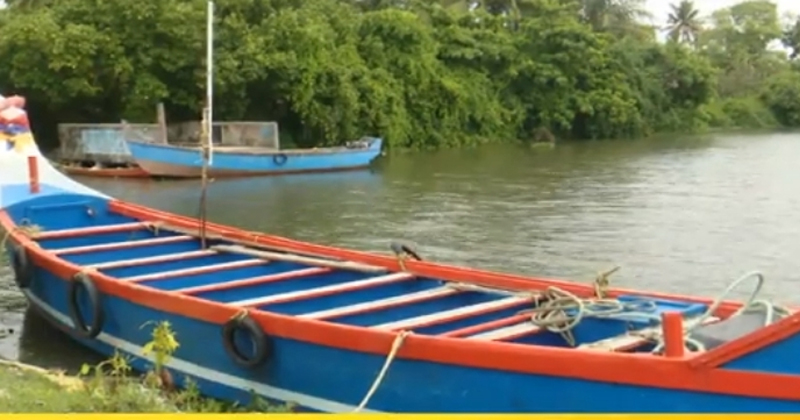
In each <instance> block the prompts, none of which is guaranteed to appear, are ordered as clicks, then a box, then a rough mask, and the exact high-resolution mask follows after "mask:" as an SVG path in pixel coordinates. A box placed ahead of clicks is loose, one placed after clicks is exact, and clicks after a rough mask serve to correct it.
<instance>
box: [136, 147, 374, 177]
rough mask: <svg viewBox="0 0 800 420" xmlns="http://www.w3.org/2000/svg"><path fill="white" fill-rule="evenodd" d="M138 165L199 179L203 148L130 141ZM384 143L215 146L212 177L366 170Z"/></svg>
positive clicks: (158, 172)
mask: <svg viewBox="0 0 800 420" xmlns="http://www.w3.org/2000/svg"><path fill="white" fill-rule="evenodd" d="M127 144H128V149H129V150H130V152H131V156H132V157H133V160H134V161H135V162H136V164H137V165H138V166H139V167H140V168H142V169H144V170H145V171H146V172H147V173H149V174H150V175H152V176H160V177H176V178H199V177H200V176H201V174H202V168H203V155H202V151H201V149H200V148H192V147H183V146H174V145H166V144H153V143H146V142H141V141H134V140H127ZM382 144H383V140H382V139H380V138H374V137H368V138H364V139H362V140H359V141H355V142H350V143H348V144H347V145H345V146H342V147H328V148H317V149H283V150H278V149H266V148H254V147H226V146H222V147H220V146H215V147H214V152H213V153H214V158H213V160H212V162H211V164H210V165H209V166H208V176H211V177H215V178H220V177H242V176H257V175H277V174H287V173H303V172H331V171H342V170H350V169H360V168H366V167H368V166H369V165H370V163H371V162H372V161H373V160H375V159H376V158H377V157H378V156H380V154H381V146H382Z"/></svg>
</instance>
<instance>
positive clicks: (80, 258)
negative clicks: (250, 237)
mask: <svg viewBox="0 0 800 420" xmlns="http://www.w3.org/2000/svg"><path fill="white" fill-rule="evenodd" d="M88 205H89V204H87V203H86V202H76V203H75V204H74V205H71V204H68V203H67V204H59V205H53V206H40V207H33V206H29V207H28V208H27V209H26V210H25V211H24V213H25V214H24V215H23V214H20V215H18V216H20V217H18V218H17V220H18V221H19V220H22V218H23V216H24V218H25V219H26V222H27V223H28V224H29V225H31V226H35V227H36V229H32V231H33V233H28V234H29V235H30V236H31V238H32V239H33V240H35V241H36V242H37V243H38V244H39V246H40V247H41V248H42V249H43V250H46V251H48V252H51V253H53V254H55V255H57V256H58V257H60V258H62V259H64V260H66V261H69V262H72V263H74V264H77V265H80V266H84V267H87V268H91V269H94V270H98V271H99V272H102V273H104V274H106V275H108V276H111V277H114V278H116V279H119V280H120V281H124V282H134V283H138V284H141V285H143V286H147V287H151V288H154V289H159V290H164V291H170V292H173V293H180V294H185V295H191V296H195V297H197V298H201V299H206V300H209V301H215V302H223V303H226V304H229V305H234V306H237V307H242V308H253V309H257V310H263V311H272V312H276V313H280V314H287V315H292V316H297V317H300V318H305V319H310V320H311V319H313V320H319V321H325V322H332V323H339V324H347V325H353V326H359V327H364V328H374V329H382V330H387V331H401V330H413V331H414V333H415V334H427V335H434V336H441V337H452V338H460V339H464V340H485V341H496V342H511V343H519V344H527V345H539V346H555V347H574V348H577V349H582V350H586V351H590V350H591V351H625V352H650V351H652V349H653V347H654V345H655V341H654V340H653V337H655V336H657V335H658V333H659V331H660V326H659V325H660V322H659V319H660V314H661V313H662V312H664V311H678V312H680V313H682V314H683V316H684V318H685V319H686V321H687V322H691V321H692V320H695V321H698V320H700V319H701V318H703V323H705V324H708V323H712V322H714V321H717V319H716V318H714V317H704V316H703V315H704V314H705V312H706V311H707V309H708V305H705V304H698V303H693V302H685V301H679V300H667V299H655V298H646V297H642V296H632V295H628V296H618V297H616V298H615V299H612V300H609V301H601V302H594V303H593V302H592V301H586V300H585V298H588V297H583V298H584V299H581V302H580V303H579V304H578V303H576V302H567V301H568V300H569V299H565V297H564V295H558V294H554V293H553V291H552V290H542V291H540V292H515V291H507V290H500V289H492V288H486V287H481V286H475V285H470V284H467V283H456V282H446V281H442V280H440V279H436V278H427V277H419V276H416V275H414V274H411V273H408V272H389V271H387V270H386V269H384V268H382V267H376V266H370V265H365V264H358V263H354V262H347V261H339V260H332V259H327V258H321V257H311V256H303V255H299V254H290V253H285V252H278V251H274V250H269V249H266V248H256V247H250V246H243V245H240V244H236V243H233V242H231V241H227V240H221V239H213V238H211V239H209V240H208V242H207V246H206V247H205V248H203V247H202V245H201V241H200V239H199V238H198V237H197V235H196V234H194V233H188V234H187V233H186V232H181V231H179V230H178V229H171V228H168V227H167V226H165V225H160V224H159V223H153V222H145V221H140V220H136V219H132V218H129V217H126V216H123V215H121V214H117V213H114V212H111V211H102V212H100V211H96V212H91V211H88V212H87V206H88ZM70 206H71V207H70ZM12 217H13V216H12ZM18 224H19V223H18ZM23 224H24V223H23ZM465 280H467V279H465ZM564 302H566V303H564ZM547 305H550V306H547ZM559 305H561V306H559ZM537 308H538V309H537ZM558 317H560V319H556V318H558ZM565 319H567V321H565ZM575 320H577V322H575ZM565 323H572V324H574V325H572V326H571V327H570V328H569V329H568V331H559V328H558V327H563V326H564V324H565ZM756 323H757V322H756ZM756 323H752V324H753V325H755V324H756ZM745 327H746V329H751V327H748V326H745ZM736 328H738V329H739V330H741V328H744V327H742V326H739V327H734V329H736ZM703 334H704V335H703ZM726 334H727V335H726ZM701 335H702V337H701V338H702V339H704V340H706V341H708V342H709V343H711V342H712V341H714V340H717V341H720V340H721V341H724V340H726V339H727V338H729V337H730V336H732V335H733V336H735V335H736V334H730V333H725V332H719V331H717V332H715V331H713V330H711V331H705V332H703V333H702V334H701Z"/></svg>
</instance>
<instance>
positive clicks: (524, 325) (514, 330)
mask: <svg viewBox="0 0 800 420" xmlns="http://www.w3.org/2000/svg"><path fill="white" fill-rule="evenodd" d="M540 330H541V328H539V327H538V326H537V325H535V324H534V323H532V322H530V321H526V322H521V323H519V324H514V325H510V326H508V327H503V328H498V329H496V330H490V331H486V332H482V333H478V334H475V335H471V336H469V337H466V338H467V339H468V340H488V341H501V340H513V339H515V338H519V337H522V336H525V335H528V334H531V333H535V332H539V331H540Z"/></svg>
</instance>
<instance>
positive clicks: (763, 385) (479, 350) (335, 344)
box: [0, 199, 800, 400]
mask: <svg viewBox="0 0 800 420" xmlns="http://www.w3.org/2000/svg"><path fill="white" fill-rule="evenodd" d="M108 210H109V212H112V213H115V214H120V215H124V216H128V217H132V218H135V219H139V220H149V219H157V220H158V221H161V222H166V223H169V224H171V225H174V226H176V227H179V228H185V229H192V228H195V229H196V228H197V227H198V226H199V222H198V221H197V220H195V219H191V218H188V217H185V216H180V215H176V214H171V213H167V212H162V211H159V210H155V209H151V208H147V207H144V206H139V205H135V204H132V203H126V202H122V201H119V200H113V199H112V200H108ZM0 225H2V226H3V227H4V228H5V229H6V230H7V231H9V232H10V236H11V237H12V238H13V240H14V242H16V243H18V244H20V245H22V246H23V247H24V248H25V249H26V250H27V251H28V252H29V253H30V254H29V255H30V256H31V260H32V261H31V262H32V263H34V264H37V265H39V266H41V267H42V268H44V269H46V270H48V271H50V272H51V273H52V274H54V275H56V276H58V277H59V278H61V279H64V280H65V281H72V277H73V276H74V275H75V274H77V273H80V272H86V270H85V268H84V267H82V266H80V265H77V264H74V263H71V262H69V261H66V260H63V259H61V258H60V257H59V256H58V255H56V254H54V253H51V252H49V251H48V250H45V249H42V248H40V247H39V246H37V244H36V242H35V241H34V240H33V239H32V238H30V237H28V236H27V235H26V234H24V233H23V232H20V231H19V230H18V229H15V227H16V224H15V223H14V221H13V220H12V219H11V218H10V216H9V215H8V213H7V212H6V210H0ZM206 229H207V230H208V232H210V233H212V234H217V235H221V236H222V237H223V238H224V239H225V240H228V241H231V242H237V241H238V242H240V243H248V242H255V243H258V244H260V245H263V246H279V247H281V248H283V249H286V250H288V251H295V252H299V253H304V254H312V255H313V254H319V255H321V256H326V257H336V258H343V259H348V260H352V261H356V262H360V263H365V264H372V265H379V266H383V267H385V268H386V269H387V271H392V272H397V271H400V267H399V263H398V261H397V260H396V259H395V258H393V257H391V256H384V255H379V254H373V253H366V252H361V251H353V250H346V249H340V248H334V247H328V246H324V245H316V244H310V243H305V242H300V241H296V240H292V239H288V238H282V237H277V236H272V235H266V234H261V233H253V232H247V231H245V230H242V229H237V228H233V227H226V226H222V225H219V224H215V223H208V224H207V225H206ZM167 230H169V229H168V228H167ZM406 268H407V271H409V272H411V273H413V274H416V275H418V276H422V277H433V278H440V279H442V280H448V281H461V282H464V281H465V279H468V281H469V282H470V283H474V284H479V285H483V286H502V287H505V288H512V289H517V290H520V291H533V290H534V289H536V288H541V287H546V286H548V285H557V286H559V287H562V288H564V289H565V290H568V291H571V292H573V293H577V294H579V295H584V294H585V295H589V294H591V292H592V287H591V286H590V285H584V284H579V283H573V282H567V281H563V280H550V279H543V278H528V277H523V276H518V275H513V274H504V273H492V272H487V271H482V270H478V269H471V268H466V267H458V266H453V265H446V264H440V263H433V262H425V261H408V262H406ZM87 274H88V275H89V276H90V277H91V278H92V279H93V280H94V281H95V282H96V283H97V286H98V289H99V290H100V291H102V292H103V293H106V294H110V295H113V296H116V297H119V298H122V299H125V300H128V301H130V302H132V303H134V304H137V305H141V306H144V307H148V308H151V309H155V310H158V311H162V312H165V313H171V314H175V315H179V316H185V317H188V318H193V319H198V320H202V321H206V322H210V323H214V324H218V325H222V324H223V323H224V322H226V321H228V320H229V319H230V318H231V317H233V316H235V315H237V314H238V313H240V312H241V308H239V307H236V306H233V305H230V304H226V303H222V302H215V301H210V300H206V299H202V298H199V297H195V296H191V295H182V294H179V293H175V292H172V291H167V290H159V289H155V288H152V287H148V286H144V285H139V284H135V283H128V282H125V281H123V280H121V279H117V278H115V277H111V276H108V275H105V274H102V273H100V272H97V271H89V272H87ZM622 294H633V295H638V296H647V297H651V298H664V299H680V300H683V301H686V302H694V303H705V304H709V303H711V299H708V298H700V297H689V296H682V295H675V294H667V293H660V292H652V293H651V292H643V291H632V290H627V289H622V288H611V289H609V295H610V296H612V297H613V296H619V295H622ZM176 301H177V303H178V304H176ZM741 305H742V304H741V303H739V302H734V301H725V302H724V303H723V304H722V305H721V306H720V313H727V314H730V313H731V312H733V311H735V310H736V309H737V308H739V307H741ZM250 314H251V316H253V318H254V319H255V320H256V322H257V323H258V324H259V325H260V326H261V327H262V328H263V329H264V330H265V331H266V332H267V333H268V334H271V335H275V336H278V337H282V338H286V339H291V340H297V341H301V342H306V343H311V344H317V345H322V346H328V347H332V348H339V349H343V350H349V351H356V352H362V353H368V354H374V355H383V356H385V355H386V354H387V353H388V351H389V348H390V347H391V344H392V342H393V341H394V339H395V338H396V335H397V333H396V332H392V331H383V330H379V329H370V328H368V327H361V326H352V325H346V324H337V323H333V322H330V321H326V320H315V319H305V318H301V317H296V316H290V315H284V314H280V313H275V312H268V311H264V310H258V309H251V310H250ZM799 331H800V312H797V313H794V314H792V315H790V316H788V317H786V318H784V319H782V320H781V321H778V322H776V323H774V324H772V325H769V326H767V327H764V328H762V329H759V330H758V331H755V332H753V333H751V334H747V335H745V336H742V337H740V338H738V339H736V340H733V341H730V342H728V343H724V344H722V345H720V346H719V347H716V348H714V349H711V350H709V351H707V352H702V353H689V354H687V355H685V356H684V357H681V358H667V357H663V356H654V355H651V354H643V353H616V352H593V351H580V350H576V349H572V348H558V347H549V346H537V345H530V344H521V343H509V342H492V341H488V342H487V341H481V340H465V339H463V338H459V337H442V336H430V335H422V334H419V335H415V334H412V336H410V337H408V338H407V339H406V342H405V344H404V346H403V347H402V348H401V349H400V350H399V352H398V355H397V357H398V358H400V359H409V360H421V361H426V362H432V363H443V364H450V365H457V366H462V367H475V368H485V369H495V370H500V371H511V372H517V373H523V374H525V373H528V374H537V375H548V376H556V377H568V378H576V379H582V380H595V381H602V382H613V383H622V384H626V385H632V386H649V387H656V388H670V389H680V390H688V391H695V392H713V393H718V394H727V395H740V396H751V397H758V398H775V399H786V400H797V399H798V392H797V391H796V389H798V385H800V378H799V377H796V376H790V375H783V374H780V373H779V372H774V373H769V372H761V371H743V370H732V369H723V368H719V366H720V365H721V364H724V363H726V362H728V361H731V360H734V359H736V358H739V357H741V356H743V355H745V354H748V353H752V352H754V351H757V350H759V349H762V348H765V347H767V346H769V345H771V344H774V343H775V342H777V341H779V340H782V339H784V338H786V337H789V336H791V335H793V334H795V333H797V332H799ZM487 354H492V355H493V356H494V357H485V356H486V355H487ZM699 379H701V380H699Z"/></svg>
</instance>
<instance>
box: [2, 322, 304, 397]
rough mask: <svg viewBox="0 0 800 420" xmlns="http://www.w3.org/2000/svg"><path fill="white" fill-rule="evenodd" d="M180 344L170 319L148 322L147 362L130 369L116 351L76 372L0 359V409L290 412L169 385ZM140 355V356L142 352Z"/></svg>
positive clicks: (186, 387) (172, 381)
mask: <svg viewBox="0 0 800 420" xmlns="http://www.w3.org/2000/svg"><path fill="white" fill-rule="evenodd" d="M178 346H179V344H178V342H177V341H176V340H175V334H174V332H173V331H172V330H171V328H170V325H169V323H166V322H161V323H158V324H153V328H152V341H151V342H150V343H148V344H147V345H146V346H145V351H144V353H145V354H143V355H141V356H150V358H151V360H152V361H153V364H152V368H151V369H150V370H148V371H147V372H146V373H144V374H135V373H134V372H133V371H132V368H131V367H130V358H128V357H125V356H122V355H121V354H119V353H117V354H115V355H114V356H113V357H111V358H109V359H108V360H106V361H103V362H101V363H99V364H98V365H95V366H90V365H84V366H83V367H82V368H81V371H80V372H79V374H77V375H68V374H66V373H64V372H62V371H55V370H47V369H43V368H40V367H37V366H32V365H28V364H24V363H20V362H16V361H10V360H3V359H0V413H31V412H33V413H46V412H49V413H79V412H82V413H91V412H101V413H122V412H138V413H147V412H149V413H169V412H173V413H180V412H190V413H241V412H260V413H291V412H292V411H293V410H294V407H293V406H292V405H290V404H285V405H273V404H268V403H266V402H264V401H263V400H261V399H260V398H258V397H256V396H253V397H252V400H251V402H250V404H248V405H247V406H238V405H233V404H229V403H225V402H220V401H216V400H213V399H209V398H205V397H202V396H201V395H200V390H199V388H198V387H197V386H195V385H194V384H192V383H190V382H189V383H187V385H186V386H185V387H183V388H182V389H177V388H176V387H175V385H174V378H173V377H172V373H170V371H169V370H168V369H167V368H166V367H165V364H166V362H168V361H169V358H170V357H171V355H172V353H173V352H174V351H175V350H176V349H177V348H178ZM141 356H140V357H141Z"/></svg>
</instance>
